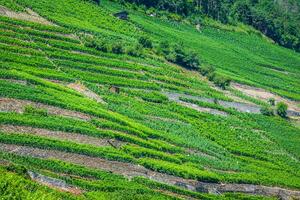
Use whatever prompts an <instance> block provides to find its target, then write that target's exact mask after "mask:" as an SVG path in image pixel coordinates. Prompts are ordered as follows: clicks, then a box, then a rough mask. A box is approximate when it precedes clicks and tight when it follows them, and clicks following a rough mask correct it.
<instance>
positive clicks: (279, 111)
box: [276, 102, 288, 118]
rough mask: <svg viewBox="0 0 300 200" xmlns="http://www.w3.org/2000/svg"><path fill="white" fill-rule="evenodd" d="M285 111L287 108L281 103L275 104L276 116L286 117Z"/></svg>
mask: <svg viewBox="0 0 300 200" xmlns="http://www.w3.org/2000/svg"><path fill="white" fill-rule="evenodd" d="M287 109H288V106H287V105H286V104H285V103H283V102H279V103H278V104H277V107H276V110H277V114H278V115H279V116H280V117H283V118H285V117H287Z"/></svg>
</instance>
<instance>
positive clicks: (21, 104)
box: [0, 98, 91, 120]
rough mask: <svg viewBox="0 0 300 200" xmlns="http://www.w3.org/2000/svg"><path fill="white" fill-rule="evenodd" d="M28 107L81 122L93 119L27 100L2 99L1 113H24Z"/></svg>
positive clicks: (0, 104)
mask: <svg viewBox="0 0 300 200" xmlns="http://www.w3.org/2000/svg"><path fill="white" fill-rule="evenodd" d="M26 106H33V107H35V108H39V109H46V110H47V112H48V113H49V114H52V115H60V116H65V117H72V118H77V119H80V120H90V119H91V117H90V116H89V115H87V114H84V113H80V112H76V111H71V110H66V109H62V108H58V107H54V106H49V105H45V104H42V103H36V102H32V101H27V100H19V99H10V98H0V112H16V113H23V112H24V109H25V107H26Z"/></svg>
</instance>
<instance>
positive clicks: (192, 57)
mask: <svg viewBox="0 0 300 200" xmlns="http://www.w3.org/2000/svg"><path fill="white" fill-rule="evenodd" d="M166 59H167V60H169V61H170V62H173V63H176V64H178V65H181V66H182V67H185V68H187V69H198V68H199V65H200V61H199V59H198V56H197V54H196V53H195V52H192V51H187V50H185V49H184V48H183V47H182V45H176V46H175V47H173V49H171V51H170V52H169V54H168V55H166Z"/></svg>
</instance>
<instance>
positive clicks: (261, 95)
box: [231, 83, 300, 116]
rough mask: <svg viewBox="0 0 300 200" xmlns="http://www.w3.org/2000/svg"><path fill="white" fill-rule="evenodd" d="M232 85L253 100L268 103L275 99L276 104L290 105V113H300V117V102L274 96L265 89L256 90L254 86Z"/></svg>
mask: <svg viewBox="0 0 300 200" xmlns="http://www.w3.org/2000/svg"><path fill="white" fill-rule="evenodd" d="M231 85H232V87H233V88H234V89H236V90H239V91H241V92H243V93H244V94H246V95H248V96H251V97H253V98H256V99H259V100H263V101H266V102H267V101H268V99H270V98H274V99H275V101H276V102H280V101H282V102H284V103H286V104H287V105H288V107H289V110H290V112H296V113H298V112H299V116H300V108H299V107H298V105H299V104H300V102H297V101H292V100H289V99H286V98H283V97H281V96H278V95H276V94H273V93H271V92H269V91H266V90H264V89H261V88H255V87H252V86H248V85H242V84H239V83H232V84H231Z"/></svg>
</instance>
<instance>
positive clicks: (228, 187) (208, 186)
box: [0, 144, 300, 200]
mask: <svg viewBox="0 0 300 200" xmlns="http://www.w3.org/2000/svg"><path fill="white" fill-rule="evenodd" d="M0 150H1V151H5V152H11V153H16V154H19V155H23V156H32V157H38V158H44V159H50V158H52V159H53V158H54V159H59V160H62V161H65V162H70V163H74V164H79V165H83V166H86V167H91V168H97V169H101V170H105V171H110V172H112V173H116V174H121V175H124V176H125V177H128V178H129V179H130V178H133V177H136V176H143V177H147V178H149V179H152V180H155V181H158V182H161V183H166V184H169V185H175V186H178V187H183V188H185V189H188V190H191V191H198V192H206V193H214V194H220V193H224V192H241V193H248V194H254V195H266V196H276V197H278V198H280V199H283V200H288V199H292V198H294V199H299V198H300V191H297V190H288V189H284V188H279V187H267V186H261V185H252V184H227V183H226V184H224V183H205V182H199V181H195V180H190V179H183V178H179V177H175V176H171V175H167V174H163V173H159V172H154V171H152V170H149V169H146V168H144V167H142V166H139V165H134V164H131V163H122V162H118V161H109V160H105V159H102V158H96V157H90V156H85V155H79V154H74V153H65V152H60V151H55V150H43V149H37V148H31V147H25V146H18V145H11V144H0Z"/></svg>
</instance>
